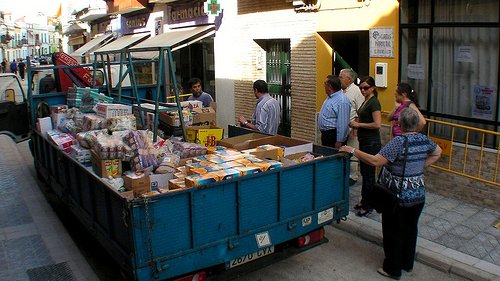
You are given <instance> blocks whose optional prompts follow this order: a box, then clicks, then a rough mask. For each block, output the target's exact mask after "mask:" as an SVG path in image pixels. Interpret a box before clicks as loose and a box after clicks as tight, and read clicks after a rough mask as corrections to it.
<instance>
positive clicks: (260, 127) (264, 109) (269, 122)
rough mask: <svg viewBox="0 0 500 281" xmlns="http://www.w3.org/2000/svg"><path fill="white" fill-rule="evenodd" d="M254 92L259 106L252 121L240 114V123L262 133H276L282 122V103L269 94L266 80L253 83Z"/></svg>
mask: <svg viewBox="0 0 500 281" xmlns="http://www.w3.org/2000/svg"><path fill="white" fill-rule="evenodd" d="M253 93H254V94H255V98H256V99H257V106H256V107H255V111H254V113H253V114H252V122H248V120H247V119H246V118H245V117H243V116H240V118H239V121H240V125H241V126H242V127H246V128H250V129H252V130H256V131H259V132H261V133H265V134H269V135H276V134H277V133H278V126H279V124H280V116H281V106H280V103H279V102H278V101H277V100H276V99H274V98H273V97H271V96H270V95H269V93H268V86H267V83H266V81H264V80H257V81H255V82H254V83H253Z"/></svg>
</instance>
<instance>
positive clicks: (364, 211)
mask: <svg viewBox="0 0 500 281" xmlns="http://www.w3.org/2000/svg"><path fill="white" fill-rule="evenodd" d="M371 213H372V210H365V209H362V210H359V211H358V212H357V213H356V216H358V217H364V216H367V215H369V214H371Z"/></svg>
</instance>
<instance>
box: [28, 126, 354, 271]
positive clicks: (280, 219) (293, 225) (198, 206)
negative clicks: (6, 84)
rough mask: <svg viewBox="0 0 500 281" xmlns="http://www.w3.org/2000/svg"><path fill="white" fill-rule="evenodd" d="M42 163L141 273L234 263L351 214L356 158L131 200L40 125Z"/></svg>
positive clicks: (86, 219)
mask: <svg viewBox="0 0 500 281" xmlns="http://www.w3.org/2000/svg"><path fill="white" fill-rule="evenodd" d="M32 140H33V148H34V159H35V166H36V168H37V171H38V172H39V175H40V176H41V177H43V178H44V179H45V181H46V182H47V183H48V185H49V186H50V187H51V188H52V189H53V190H54V192H55V193H56V194H57V195H58V196H59V197H60V199H62V201H63V202H65V203H66V204H67V205H68V206H69V207H70V209H71V210H72V211H73V213H74V214H75V215H76V216H77V217H78V219H79V220H81V222H82V223H83V224H84V225H85V226H86V227H87V228H88V229H89V231H90V232H91V233H92V234H94V235H95V237H96V238H97V239H98V241H100V243H101V244H102V246H103V247H104V248H105V249H106V250H107V251H108V252H109V253H110V255H111V256H112V257H113V258H114V259H115V260H116V261H117V262H118V263H119V264H120V265H121V266H122V268H123V269H124V270H125V271H126V272H127V273H129V274H130V275H131V276H134V278H135V279H136V280H163V279H168V278H172V277H175V276H180V275H183V274H186V273H189V272H193V271H197V270H200V269H204V268H209V267H212V266H215V265H220V264H227V263H228V262H229V261H231V260H233V259H235V258H238V257H242V256H244V255H247V254H250V253H254V252H257V251H259V250H261V249H263V248H266V247H270V246H276V245H279V244H281V243H284V242H286V241H289V240H291V239H294V238H297V237H299V236H301V235H304V234H306V233H308V232H311V231H313V230H315V229H318V228H320V227H322V226H323V225H325V224H329V223H331V222H332V221H336V220H338V219H340V218H343V217H346V216H347V214H348V202H349V198H348V194H349V192H348V177H347V176H346V175H348V174H349V171H348V167H349V165H347V164H348V163H349V159H347V158H345V157H342V156H340V154H338V155H336V154H335V152H336V151H335V150H332V149H328V148H325V147H320V146H315V147H314V152H315V153H319V154H322V155H325V156H326V157H323V158H319V159H316V160H314V161H311V162H306V163H303V164H298V165H293V166H288V167H283V168H279V169H275V170H270V171H266V172H263V173H259V174H254V175H250V176H245V177H241V178H237V179H233V180H227V181H222V182H217V183H214V184H210V185H206V186H204V187H201V188H195V189H187V190H183V191H179V192H172V193H166V194H161V195H158V196H154V197H149V198H135V199H133V200H130V199H129V200H127V199H125V198H123V197H122V196H121V195H120V194H119V193H117V192H116V191H115V190H114V189H113V188H112V187H111V186H109V185H107V184H106V183H105V182H104V181H102V180H101V179H100V178H99V177H97V176H96V175H95V174H94V173H93V172H92V170H91V168H88V167H85V166H83V165H82V164H80V163H79V162H77V161H76V160H74V159H73V158H71V157H70V156H69V155H67V154H66V153H64V152H63V151H61V150H59V149H58V148H57V147H56V146H55V145H53V144H51V143H49V142H48V141H47V140H46V139H45V138H43V137H42V136H41V135H40V134H39V133H38V132H36V131H35V132H34V133H33V135H32Z"/></svg>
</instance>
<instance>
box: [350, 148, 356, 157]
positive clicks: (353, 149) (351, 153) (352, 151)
mask: <svg viewBox="0 0 500 281" xmlns="http://www.w3.org/2000/svg"><path fill="white" fill-rule="evenodd" d="M355 150H356V148H354V147H353V148H352V150H351V152H349V155H350V156H354V151H355Z"/></svg>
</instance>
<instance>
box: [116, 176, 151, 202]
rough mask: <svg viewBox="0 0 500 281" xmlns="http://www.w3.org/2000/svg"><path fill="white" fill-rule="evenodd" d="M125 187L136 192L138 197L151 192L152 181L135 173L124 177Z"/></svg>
mask: <svg viewBox="0 0 500 281" xmlns="http://www.w3.org/2000/svg"><path fill="white" fill-rule="evenodd" d="M123 186H124V187H125V189H126V190H132V191H134V195H135V196H136V197H137V196H140V195H142V194H144V193H146V192H150V191H151V181H150V179H149V175H146V174H142V175H140V176H137V175H135V174H134V173H127V174H126V175H125V176H123Z"/></svg>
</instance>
